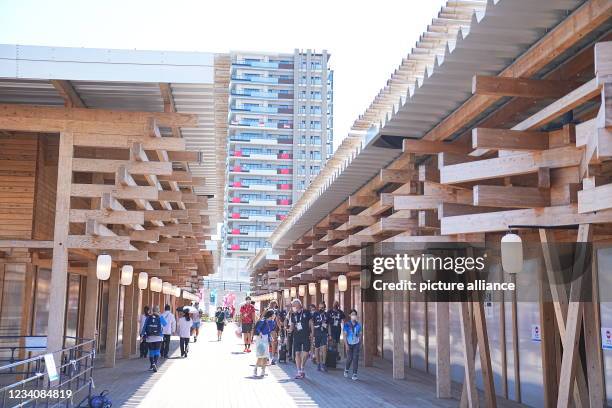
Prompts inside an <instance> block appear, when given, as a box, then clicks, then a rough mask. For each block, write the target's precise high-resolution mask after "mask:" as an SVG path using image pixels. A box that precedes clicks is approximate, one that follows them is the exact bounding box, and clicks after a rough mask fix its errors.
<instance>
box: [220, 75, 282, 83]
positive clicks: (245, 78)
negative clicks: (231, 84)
mask: <svg viewBox="0 0 612 408" xmlns="http://www.w3.org/2000/svg"><path fill="white" fill-rule="evenodd" d="M232 81H241V82H251V83H255V84H281V85H292V84H293V78H281V77H265V76H243V75H232Z"/></svg>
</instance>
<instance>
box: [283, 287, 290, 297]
mask: <svg viewBox="0 0 612 408" xmlns="http://www.w3.org/2000/svg"><path fill="white" fill-rule="evenodd" d="M289 292H290V290H289V289H284V290H283V297H284V298H285V299H289V297H290V296H291V294H290V293H289Z"/></svg>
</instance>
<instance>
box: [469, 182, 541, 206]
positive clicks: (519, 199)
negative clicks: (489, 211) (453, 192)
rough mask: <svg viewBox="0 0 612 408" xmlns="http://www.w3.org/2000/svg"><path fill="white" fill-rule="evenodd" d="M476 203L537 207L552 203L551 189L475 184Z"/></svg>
mask: <svg viewBox="0 0 612 408" xmlns="http://www.w3.org/2000/svg"><path fill="white" fill-rule="evenodd" d="M473 191H474V205H483V206H489V207H500V208H536V207H548V206H549V205H550V191H549V190H548V189H543V188H537V187H514V186H487V185H477V186H474V190H473Z"/></svg>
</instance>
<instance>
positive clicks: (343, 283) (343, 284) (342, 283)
mask: <svg viewBox="0 0 612 408" xmlns="http://www.w3.org/2000/svg"><path fill="white" fill-rule="evenodd" d="M347 289H348V281H347V280H346V275H338V290H339V291H340V292H346V290H347Z"/></svg>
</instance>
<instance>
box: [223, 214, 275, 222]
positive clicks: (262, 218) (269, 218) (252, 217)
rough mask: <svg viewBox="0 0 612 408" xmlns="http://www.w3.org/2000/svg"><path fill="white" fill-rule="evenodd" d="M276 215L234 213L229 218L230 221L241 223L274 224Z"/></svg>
mask: <svg viewBox="0 0 612 408" xmlns="http://www.w3.org/2000/svg"><path fill="white" fill-rule="evenodd" d="M278 215H280V214H278ZM278 215H261V214H240V213H237V212H234V213H232V214H231V215H230V218H231V219H232V220H242V221H258V222H276V221H278Z"/></svg>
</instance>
